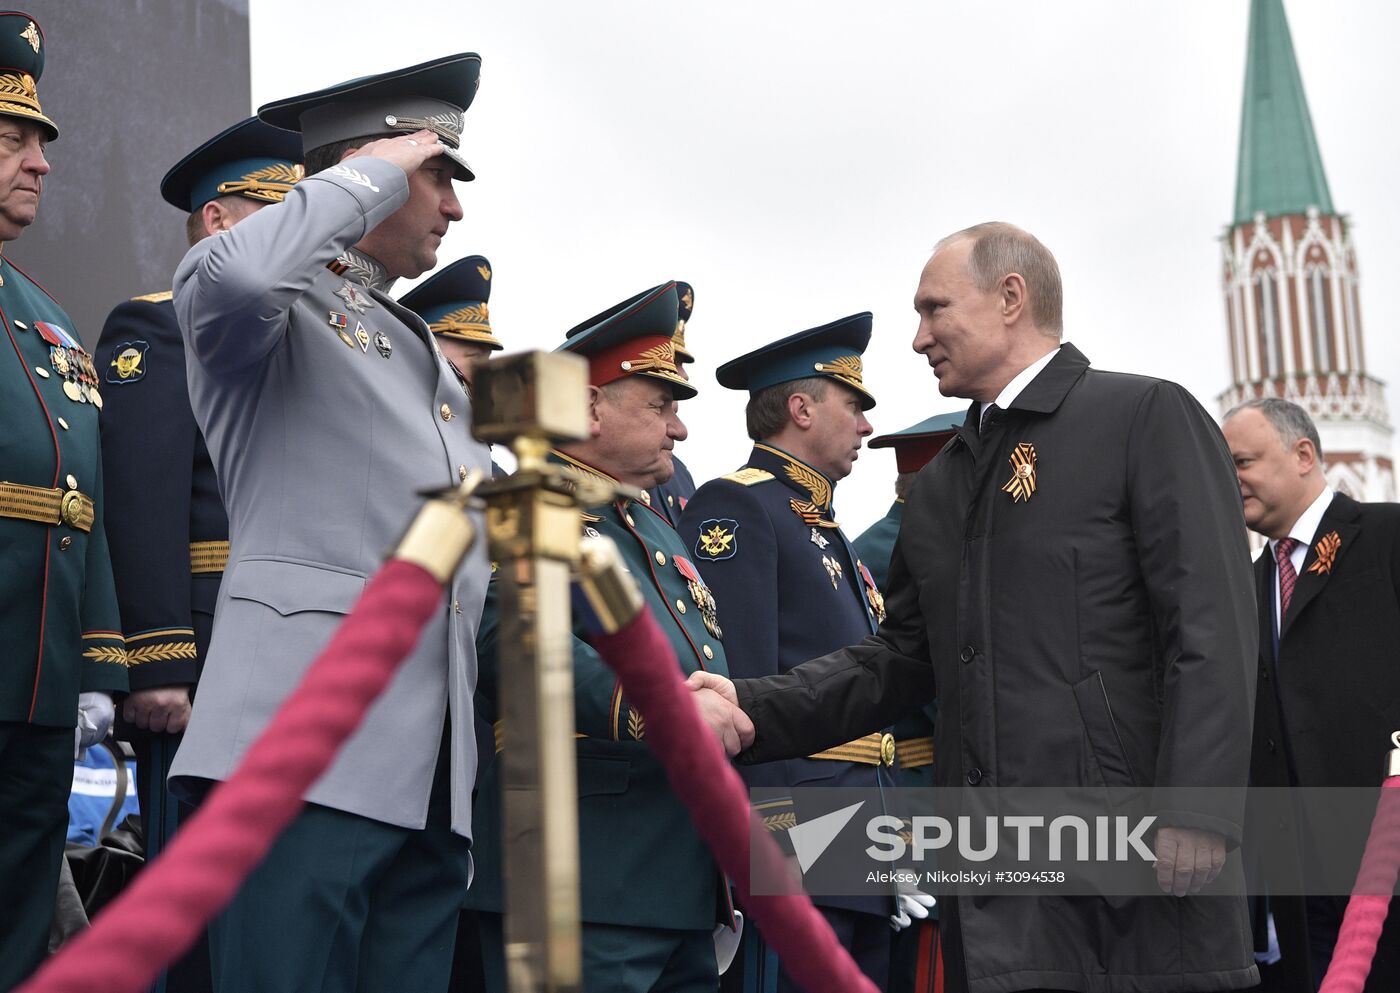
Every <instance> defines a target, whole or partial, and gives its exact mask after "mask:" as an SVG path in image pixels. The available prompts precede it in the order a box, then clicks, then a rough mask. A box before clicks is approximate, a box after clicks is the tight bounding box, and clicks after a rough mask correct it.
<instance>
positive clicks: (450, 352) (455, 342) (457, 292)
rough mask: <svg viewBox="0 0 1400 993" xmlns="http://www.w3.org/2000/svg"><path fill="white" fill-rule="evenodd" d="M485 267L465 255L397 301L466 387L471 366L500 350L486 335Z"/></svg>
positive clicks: (488, 320) (488, 326) (488, 290)
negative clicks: (417, 320)
mask: <svg viewBox="0 0 1400 993" xmlns="http://www.w3.org/2000/svg"><path fill="white" fill-rule="evenodd" d="M490 299H491V263H490V262H489V261H487V259H486V257H485V256H484V255H468V256H467V257H466V258H464V259H458V260H457V261H456V262H453V263H452V264H451V265H447V266H443V267H442V268H441V269H439V270H438V271H437V272H435V273H433V274H432V276H430V277H429V278H427V279H425V280H424V281H423V282H421V283H419V284H418V285H417V286H415V287H414V288H413V289H411V290H409V291H408V292H407V293H405V294H404V295H403V296H401V297H399V303H400V304H401V305H402V306H404V307H407V308H408V309H409V310H411V311H413V312H414V313H415V314H417V315H418V316H419V317H421V318H423V320H424V321H426V322H427V324H428V329H429V330H430V331H432V332H433V335H434V337H436V338H437V342H438V347H439V348H441V349H442V354H443V355H445V356H446V357H447V361H449V362H451V363H452V367H453V368H454V369H456V370H457V371H458V372H459V373H461V374H462V378H463V379H464V380H465V381H466V382H467V384H468V385H470V384H471V381H472V364H473V363H475V362H481V361H485V359H486V357H487V356H489V355H490V354H491V353H492V352H498V351H500V350H501V349H502V348H504V347H505V346H504V345H503V344H501V341H500V339H499V338H497V337H496V335H495V334H494V333H493V332H492V331H491V315H490V312H489V311H488V309H487V302H488V301H489V300H490Z"/></svg>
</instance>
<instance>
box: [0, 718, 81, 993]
mask: <svg viewBox="0 0 1400 993" xmlns="http://www.w3.org/2000/svg"><path fill="white" fill-rule="evenodd" d="M77 713H78V711H77V701H76V700H75V701H74V702H73V715H74V719H75V720H76V718H77ZM72 788H73V729H72V728H71V727H70V728H50V727H37V726H35V725H33V724H19V723H13V722H8V721H5V722H0V880H3V883H0V886H3V892H4V896H3V898H0V990H10V989H13V988H14V987H15V986H18V985H19V984H20V983H21V982H22V981H23V980H24V979H26V978H27V977H28V976H29V974H30V973H32V972H33V971H34V970H35V969H37V968H38V967H39V964H40V963H41V962H42V961H43V960H44V956H45V954H46V953H47V952H48V942H49V924H50V923H51V922H52V921H53V910H54V901H55V900H56V899H57V896H58V874H59V866H60V864H61V863H62V862H63V845H64V841H65V840H66V838H67V833H68V793H69V791H70V790H71V789H72Z"/></svg>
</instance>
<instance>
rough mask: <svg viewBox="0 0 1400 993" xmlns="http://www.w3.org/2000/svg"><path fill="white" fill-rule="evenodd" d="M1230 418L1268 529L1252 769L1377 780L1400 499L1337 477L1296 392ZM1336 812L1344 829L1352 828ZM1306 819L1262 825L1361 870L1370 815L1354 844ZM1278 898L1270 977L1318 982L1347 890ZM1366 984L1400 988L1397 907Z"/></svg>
mask: <svg viewBox="0 0 1400 993" xmlns="http://www.w3.org/2000/svg"><path fill="white" fill-rule="evenodd" d="M1224 430H1225V439H1226V441H1228V442H1229V444H1230V452H1231V454H1232V455H1233V456H1234V458H1235V469H1236V471H1237V472H1238V473H1239V479H1240V493H1241V495H1242V496H1243V497H1244V517H1245V520H1246V521H1247V522H1248V523H1249V526H1250V528H1251V529H1252V530H1254V531H1256V532H1258V533H1259V534H1262V535H1263V536H1264V537H1266V538H1268V539H1269V541H1268V545H1267V546H1266V547H1265V549H1264V552H1263V554H1262V555H1260V556H1259V558H1258V560H1257V561H1256V562H1255V564H1254V578H1255V581H1256V584H1257V586H1256V591H1257V606H1258V617H1259V663H1258V664H1259V696H1258V699H1257V701H1256V704H1255V709H1254V751H1253V753H1252V755H1251V758H1250V763H1249V773H1250V781H1251V783H1252V784H1253V785H1255V786H1260V787H1288V786H1303V787H1319V786H1324V787H1325V786H1342V787H1346V786H1350V787H1369V786H1375V785H1377V783H1378V782H1379V776H1380V758H1381V756H1382V755H1383V754H1384V753H1385V750H1386V748H1387V747H1388V745H1389V742H1390V735H1391V732H1392V731H1394V730H1395V729H1396V728H1397V727H1400V706H1397V701H1400V671H1397V669H1396V666H1395V644H1396V642H1397V641H1400V590H1398V589H1397V588H1396V585H1395V584H1396V579H1397V576H1400V507H1397V506H1396V505H1395V504H1393V503H1357V502H1356V501H1355V500H1353V499H1351V497H1349V496H1347V495H1346V494H1344V493H1337V492H1335V491H1334V490H1333V489H1332V488H1331V487H1330V486H1328V485H1327V479H1326V477H1325V476H1324V475H1323V471H1322V468H1323V467H1322V446H1321V441H1320V439H1319V438H1318V434H1317V428H1316V427H1315V426H1314V425H1313V422H1312V418H1310V417H1309V416H1308V414H1307V411H1305V410H1303V408H1301V407H1299V406H1297V405H1296V404H1292V403H1289V402H1288V401H1286V400H1278V399H1274V398H1266V399H1261V400H1251V401H1249V402H1247V403H1244V404H1242V405H1240V406H1239V407H1236V408H1235V409H1234V410H1232V411H1230V413H1229V414H1227V415H1226V418H1225V428H1224ZM1328 814H1329V815H1333V816H1329V817H1328V821H1329V823H1330V826H1331V828H1332V834H1331V837H1332V838H1336V836H1337V835H1336V832H1337V831H1340V830H1345V828H1344V827H1343V825H1342V824H1341V823H1338V821H1337V820H1334V817H1335V814H1334V811H1331V810H1329V811H1328ZM1303 820H1304V821H1307V820H1308V818H1306V817H1304V818H1303ZM1295 826H1296V822H1292V821H1291V822H1287V823H1282V824H1278V825H1273V824H1270V825H1268V826H1267V828H1265V829H1264V830H1265V831H1266V832H1267V834H1261V835H1260V837H1261V838H1267V840H1268V841H1269V842H1270V844H1289V845H1293V846H1298V847H1297V848H1296V849H1295V851H1296V858H1298V859H1299V860H1300V861H1304V860H1305V861H1306V862H1308V863H1309V864H1312V865H1317V864H1319V862H1320V861H1321V859H1322V858H1323V857H1324V855H1325V856H1326V857H1328V858H1329V860H1332V859H1342V860H1344V861H1343V862H1342V863H1341V865H1340V868H1341V870H1342V871H1341V872H1340V873H1339V875H1340V876H1342V877H1343V878H1348V879H1349V878H1353V877H1354V876H1355V874H1356V869H1357V866H1358V865H1359V863H1360V858H1361V849H1362V846H1363V844H1364V842H1365V833H1366V828H1367V827H1368V825H1366V824H1365V823H1362V824H1360V825H1357V827H1358V828H1359V831H1357V832H1355V836H1354V837H1352V838H1351V839H1350V841H1351V844H1349V845H1341V846H1338V845H1336V844H1335V843H1333V844H1329V845H1328V846H1326V847H1327V848H1328V849H1329V850H1328V851H1327V852H1325V853H1323V852H1318V851H1315V850H1309V849H1310V848H1311V847H1312V845H1311V843H1310V842H1309V841H1308V834H1309V832H1308V831H1307V825H1306V824H1304V826H1303V829H1302V830H1301V832H1300V833H1299V834H1297V835H1295V834H1294V828H1295ZM1252 827H1253V822H1251V828H1252ZM1285 836H1286V837H1285ZM1250 837H1251V838H1253V837H1255V835H1254V834H1253V833H1251V835H1250ZM1275 864H1276V863H1274V862H1272V860H1271V861H1270V865H1271V866H1273V865H1275ZM1294 892H1296V890H1295V891H1294ZM1267 908H1268V913H1269V915H1270V916H1272V917H1273V921H1274V925H1275V932H1276V934H1277V936H1278V946H1279V947H1278V950H1279V953H1280V954H1281V955H1282V959H1281V960H1280V961H1279V962H1278V963H1277V965H1275V966H1271V967H1269V968H1266V969H1264V970H1261V971H1262V972H1263V973H1264V975H1265V988H1267V989H1278V990H1287V991H1289V993H1311V991H1312V990H1313V989H1315V988H1316V987H1317V985H1318V984H1319V983H1320V982H1321V981H1322V976H1323V974H1324V973H1325V972H1326V971H1327V965H1328V963H1329V962H1330V961H1331V958H1332V946H1333V945H1335V944H1336V941H1337V932H1338V929H1339V928H1340V927H1341V920H1342V912H1343V911H1344V910H1345V909H1346V896H1345V895H1336V896H1334V895H1319V896H1306V897H1300V896H1289V895H1283V896H1273V895H1271V896H1269V898H1268V904H1267ZM1261 919H1263V915H1261ZM1366 989H1367V990H1370V991H1374V993H1379V991H1381V990H1395V989H1400V922H1397V921H1396V920H1395V918H1394V916H1393V915H1392V917H1391V918H1390V919H1389V920H1388V921H1387V922H1386V927H1385V930H1384V932H1383V933H1382V935H1381V940H1380V946H1379V948H1378V949H1377V952H1376V958H1375V962H1374V964H1373V965H1372V968H1371V972H1370V975H1369V976H1367V979H1366Z"/></svg>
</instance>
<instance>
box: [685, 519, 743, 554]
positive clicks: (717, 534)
mask: <svg viewBox="0 0 1400 993" xmlns="http://www.w3.org/2000/svg"><path fill="white" fill-rule="evenodd" d="M738 531H739V522H738V521H735V520H730V519H729V518H723V519H713V518H712V519H711V520H708V521H703V522H702V523H701V524H700V536H699V537H698V538H696V539H695V554H696V555H701V556H704V557H705V558H707V559H709V560H711V561H713V562H718V561H720V560H721V559H732V558H733V557H734V556H735V554H736V553H737V552H738V551H739V535H738Z"/></svg>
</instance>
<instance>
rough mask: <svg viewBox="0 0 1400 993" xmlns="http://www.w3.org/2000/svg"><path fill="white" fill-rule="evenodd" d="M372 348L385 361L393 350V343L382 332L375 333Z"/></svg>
mask: <svg viewBox="0 0 1400 993" xmlns="http://www.w3.org/2000/svg"><path fill="white" fill-rule="evenodd" d="M374 347H375V348H377V349H379V354H380V355H382V356H384V357H385V358H386V359H387V358H388V357H389V355H390V353H392V352H393V350H394V343H393V342H392V341H390V340H389V336H388V335H387V334H385V333H384V332H383V331H376V332H374Z"/></svg>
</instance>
